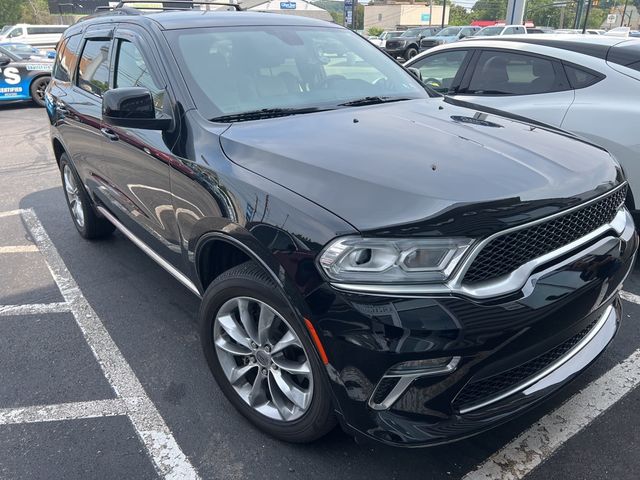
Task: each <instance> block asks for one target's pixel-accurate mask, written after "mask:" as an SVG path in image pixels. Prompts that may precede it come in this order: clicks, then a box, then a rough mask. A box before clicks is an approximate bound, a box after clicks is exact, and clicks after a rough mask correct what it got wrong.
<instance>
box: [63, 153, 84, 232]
mask: <svg viewBox="0 0 640 480" xmlns="http://www.w3.org/2000/svg"><path fill="white" fill-rule="evenodd" d="M63 178H64V191H65V193H66V195H67V200H68V201H69V208H70V209H71V214H72V215H73V219H74V220H75V222H76V223H77V224H78V226H79V227H80V228H82V227H84V209H83V208H82V198H81V197H80V192H79V191H78V185H77V184H76V179H75V177H74V176H73V172H72V171H71V168H69V165H65V166H64V170H63Z"/></svg>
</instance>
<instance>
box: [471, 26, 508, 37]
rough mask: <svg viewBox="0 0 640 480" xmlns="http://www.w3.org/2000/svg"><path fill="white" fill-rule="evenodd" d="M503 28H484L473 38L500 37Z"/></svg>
mask: <svg viewBox="0 0 640 480" xmlns="http://www.w3.org/2000/svg"><path fill="white" fill-rule="evenodd" d="M502 28H503V27H484V28H483V29H482V30H480V31H479V32H478V33H476V34H475V35H474V37H490V36H491V35H500V32H502Z"/></svg>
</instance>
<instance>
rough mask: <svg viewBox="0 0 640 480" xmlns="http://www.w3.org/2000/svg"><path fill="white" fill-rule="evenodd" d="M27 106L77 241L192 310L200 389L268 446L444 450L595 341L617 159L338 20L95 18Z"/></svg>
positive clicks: (603, 334)
mask: <svg viewBox="0 0 640 480" xmlns="http://www.w3.org/2000/svg"><path fill="white" fill-rule="evenodd" d="M335 44H340V45H342V47H343V49H344V52H341V53H340V54H336V53H334V51H333V50H334V49H332V48H330V47H331V46H332V45H335ZM345 58H348V61H347V60H345ZM47 107H48V108H47V111H48V113H49V116H50V120H51V136H52V143H53V150H54V152H55V158H56V160H57V162H58V165H59V167H60V171H61V174H62V182H63V186H64V191H65V192H66V199H67V202H68V205H69V211H70V212H71V217H72V219H73V222H74V224H75V227H76V228H77V230H78V232H79V233H80V235H82V236H83V237H85V238H87V239H97V238H100V237H104V236H106V235H109V234H110V233H112V231H113V230H114V228H118V229H119V230H120V231H121V232H122V233H123V234H124V235H125V236H127V237H128V238H130V239H131V240H132V241H133V242H134V243H135V244H136V245H138V246H139V247H140V248H142V250H143V251H144V252H145V253H147V254H148V255H149V256H151V258H153V259H154V260H155V261H156V262H158V263H159V264H160V265H161V266H162V267H164V268H165V269H166V270H167V271H168V272H169V273H170V274H172V275H173V276H174V277H175V278H176V279H177V280H178V281H180V282H181V283H183V284H184V285H185V286H186V287H187V288H188V289H190V290H191V291H192V292H193V293H194V294H195V295H197V296H199V297H201V298H202V306H201V309H200V312H199V317H200V319H199V321H200V328H201V332H200V333H201V338H202V346H203V348H204V353H205V355H206V358H207V360H208V362H209V365H210V367H211V371H212V372H213V375H214V376H215V378H216V380H217V381H218V384H219V385H220V388H221V389H222V390H223V391H224V393H225V394H226V396H227V397H228V398H229V400H230V401H231V402H232V403H233V404H234V405H235V407H236V408H237V409H238V410H239V411H240V412H241V413H242V414H243V415H245V416H246V417H247V418H248V419H249V420H251V421H252V422H253V423H254V424H255V425H257V426H258V427H260V428H261V429H263V430H265V431H267V432H269V433H270V434H272V435H274V436H276V437H278V438H280V439H284V440H287V441H294V442H302V441H311V440H314V439H316V438H318V437H320V436H321V435H323V434H325V433H326V432H327V431H329V430H330V429H331V428H333V426H334V425H335V423H336V422H340V423H341V424H342V425H343V427H344V428H345V429H347V430H348V431H350V432H353V433H356V434H360V435H362V436H364V437H367V438H373V439H377V440H380V441H382V442H387V443H390V444H396V445H408V446H417V445H428V444H435V443H439V442H445V441H450V440H454V439H458V438H462V437H466V436H469V435H471V434H474V433H478V432H481V431H483V430H486V429H488V428H490V427H492V426H495V425H496V424H499V423H501V422H505V421H507V420H509V419H511V418H512V417H513V416H515V415H517V414H519V413H521V412H523V411H524V410H525V409H527V408H529V407H531V406H532V405H534V404H536V403H537V402H539V401H540V400H541V399H543V398H545V397H546V396H548V395H549V394H550V393H552V392H554V391H556V390H557V389H558V388H560V387H561V386H563V385H565V384H566V383H567V382H568V381H569V380H571V379H572V378H574V377H575V376H576V375H577V374H578V373H579V372H580V371H581V370H583V369H584V368H585V367H586V366H587V365H589V364H590V363H591V362H592V361H593V360H594V359H595V358H596V357H597V356H598V355H599V354H600V353H601V352H602V351H603V349H604V348H605V347H606V345H607V344H608V343H609V341H610V340H611V339H612V338H613V336H614V334H615V333H616V331H617V329H618V323H619V321H620V319H621V313H620V300H619V298H618V292H619V290H620V288H621V285H622V282H623V280H624V279H625V277H626V276H627V274H628V273H629V270H630V269H631V266H632V264H633V260H634V256H635V251H636V245H637V238H636V234H635V229H634V225H633V221H632V219H631V218H630V216H629V213H628V212H627V210H626V209H625V208H624V200H625V195H626V193H627V184H626V182H625V179H624V177H623V173H622V171H621V169H620V166H619V165H618V164H617V163H616V162H615V161H614V160H613V159H612V158H611V157H610V156H609V154H608V153H607V152H606V151H604V150H602V149H600V148H598V147H595V146H593V145H591V144H589V143H586V142H584V141H580V140H576V139H575V138H573V137H571V136H569V135H568V134H565V133H561V132H558V131H553V130H552V129H551V128H547V127H544V126H542V125H534V124H529V123H526V122H524V121H522V120H521V119H516V118H507V117H506V116H504V115H498V114H496V112H490V111H487V110H482V108H481V107H476V106H474V105H472V104H465V103H459V102H456V101H454V100H450V99H446V98H444V97H442V96H439V95H438V94H436V93H433V92H431V91H430V90H428V89H426V87H424V86H423V85H422V84H421V83H420V82H419V81H418V80H417V78H416V77H414V76H413V75H412V74H411V73H409V72H407V71H406V70H405V69H404V68H403V67H402V66H400V65H398V64H397V63H396V62H395V61H394V60H392V59H391V58H389V57H388V56H387V55H385V54H384V53H382V52H381V51H380V50H378V49H377V48H376V47H375V46H373V45H371V44H370V43H369V42H368V41H367V40H365V39H363V38H361V37H360V36H358V35H357V34H355V33H353V32H350V31H348V30H346V29H344V28H342V27H339V26H336V25H334V24H330V23H325V22H321V21H316V20H311V19H306V18H301V17H294V16H288V15H275V14H266V13H250V12H242V11H238V12H230V11H217V12H214V11H209V12H204V11H203V12H191V11H186V12H181V11H166V12H159V13H149V14H142V13H141V12H139V11H137V10H133V9H126V8H116V9H115V10H113V11H111V12H106V13H103V14H99V15H96V16H94V17H93V18H90V19H88V20H85V21H82V22H80V23H79V24H76V25H75V26H72V27H70V28H69V29H68V30H67V31H66V32H65V34H64V38H63V39H62V41H61V43H60V45H59V56H58V59H57V61H56V65H55V68H54V74H53V79H52V81H51V83H50V85H49V88H48V90H47ZM505 115H506V114H505ZM99 274H100V273H99V272H96V275H99Z"/></svg>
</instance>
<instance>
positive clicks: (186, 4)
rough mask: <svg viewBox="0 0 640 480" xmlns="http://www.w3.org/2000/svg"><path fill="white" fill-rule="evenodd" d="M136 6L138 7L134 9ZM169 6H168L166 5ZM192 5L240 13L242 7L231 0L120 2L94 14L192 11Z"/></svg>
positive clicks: (97, 10) (146, 0) (234, 0)
mask: <svg viewBox="0 0 640 480" xmlns="http://www.w3.org/2000/svg"><path fill="white" fill-rule="evenodd" d="M136 4H138V6H137V7H136ZM153 4H161V5H162V6H159V7H155V6H153ZM166 4H169V5H166ZM127 5H132V7H133V8H131V7H127ZM194 5H213V6H222V7H232V8H233V9H235V10H236V11H242V7H240V5H239V4H238V3H237V2H236V0H231V2H216V1H213V2H210V1H205V0H193V1H191V0H164V1H162V0H161V1H153V0H151V1H149V0H120V1H119V2H118V4H117V5H116V6H115V7H106V6H103V7H97V8H96V12H104V11H111V12H115V11H123V13H124V12H125V11H126V13H127V14H136V13H138V14H139V13H141V12H140V10H156V11H157V10H162V11H172V10H192V7H193V6H194Z"/></svg>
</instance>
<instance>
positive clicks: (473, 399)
mask: <svg viewBox="0 0 640 480" xmlns="http://www.w3.org/2000/svg"><path fill="white" fill-rule="evenodd" d="M599 320H600V319H596V320H594V321H593V322H591V323H590V324H589V325H588V326H587V327H585V328H584V329H583V330H581V331H580V332H578V333H577V334H576V335H574V336H573V337H571V338H569V339H568V340H565V341H564V342H563V343H561V344H560V345H558V346H557V347H555V348H553V349H551V350H549V351H548V352H546V353H543V354H542V355H540V356H538V357H536V358H534V359H532V360H529V361H528V362H526V363H523V364H522V365H520V366H518V367H514V368H512V369H510V370H507V371H505V372H502V373H499V374H497V375H494V376H492V377H488V378H484V379H482V380H478V381H475V382H474V381H471V382H469V383H468V384H467V385H465V387H464V388H463V389H462V390H461V391H460V393H458V395H457V396H456V398H455V399H454V401H453V407H454V408H455V409H456V410H460V409H461V408H463V407H465V406H467V405H473V404H476V403H479V402H480V401H482V400H485V399H487V398H490V397H493V396H495V395H498V394H500V393H502V392H503V391H505V390H508V389H509V388H511V387H513V386H515V385H518V384H519V383H521V382H523V381H524V380H526V379H527V378H530V377H532V376H534V375H536V374H537V373H539V372H541V371H542V370H544V369H545V368H547V367H548V366H549V365H551V364H552V363H553V362H555V361H556V360H558V359H559V358H561V357H562V356H564V355H565V354H566V353H567V352H569V350H571V349H572V348H573V347H575V346H576V345H577V344H578V343H579V342H580V341H581V340H582V339H583V338H584V337H586V336H587V335H588V334H589V332H590V331H591V329H593V327H594V326H595V325H596V324H597V323H598V321H599Z"/></svg>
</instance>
